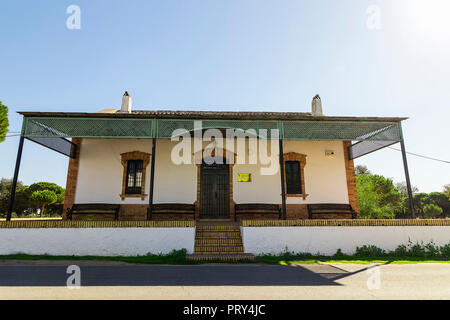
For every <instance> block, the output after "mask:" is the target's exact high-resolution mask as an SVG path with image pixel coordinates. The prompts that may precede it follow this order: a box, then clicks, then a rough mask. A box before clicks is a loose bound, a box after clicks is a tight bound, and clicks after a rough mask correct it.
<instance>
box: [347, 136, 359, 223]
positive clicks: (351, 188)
mask: <svg viewBox="0 0 450 320" xmlns="http://www.w3.org/2000/svg"><path fill="white" fill-rule="evenodd" d="M343 145H344V161H345V175H346V176H347V190H348V201H349V203H350V204H351V206H352V208H353V210H355V211H356V212H357V213H358V218H359V208H358V193H357V192H356V178H355V165H354V163H353V160H349V156H348V147H349V146H351V145H352V142H351V141H344V143H343Z"/></svg>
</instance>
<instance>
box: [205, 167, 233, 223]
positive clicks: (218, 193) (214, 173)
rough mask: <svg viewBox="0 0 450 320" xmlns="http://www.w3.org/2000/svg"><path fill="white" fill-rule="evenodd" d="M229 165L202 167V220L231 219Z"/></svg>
mask: <svg viewBox="0 0 450 320" xmlns="http://www.w3.org/2000/svg"><path fill="white" fill-rule="evenodd" d="M229 174H230V173H229V170H228V165H227V164H216V163H213V164H206V163H203V164H202V165H201V171H200V179H201V180H200V218H202V219H227V218H229V217H230V199H229V196H230V193H229V192H230V176H229Z"/></svg>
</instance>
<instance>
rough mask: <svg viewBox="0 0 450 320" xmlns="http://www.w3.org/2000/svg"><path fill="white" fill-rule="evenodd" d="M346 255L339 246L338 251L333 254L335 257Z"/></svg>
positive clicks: (340, 257)
mask: <svg viewBox="0 0 450 320" xmlns="http://www.w3.org/2000/svg"><path fill="white" fill-rule="evenodd" d="M344 257H346V255H345V254H344V253H343V252H342V250H341V249H340V248H339V249H337V251H336V253H335V254H334V255H333V258H337V259H342V258H344Z"/></svg>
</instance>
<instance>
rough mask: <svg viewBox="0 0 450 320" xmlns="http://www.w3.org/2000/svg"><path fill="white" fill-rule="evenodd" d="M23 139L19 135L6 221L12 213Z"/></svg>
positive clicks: (9, 219)
mask: <svg viewBox="0 0 450 320" xmlns="http://www.w3.org/2000/svg"><path fill="white" fill-rule="evenodd" d="M24 140H25V138H24V136H23V135H20V140H19V148H18V150H17V158H16V167H15V169H14V177H13V181H12V184H11V194H10V195H9V203H8V212H7V214H6V221H11V216H12V211H13V208H14V200H15V198H16V188H17V179H18V178H19V169H20V161H21V159H22V150H23V142H24Z"/></svg>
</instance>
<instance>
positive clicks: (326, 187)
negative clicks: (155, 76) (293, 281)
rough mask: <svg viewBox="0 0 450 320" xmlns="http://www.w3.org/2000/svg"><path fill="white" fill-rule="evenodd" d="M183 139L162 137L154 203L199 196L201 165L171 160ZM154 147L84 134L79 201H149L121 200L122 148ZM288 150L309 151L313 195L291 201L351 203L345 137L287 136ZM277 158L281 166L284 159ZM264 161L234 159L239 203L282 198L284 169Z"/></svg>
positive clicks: (235, 195)
mask: <svg viewBox="0 0 450 320" xmlns="http://www.w3.org/2000/svg"><path fill="white" fill-rule="evenodd" d="M177 143H178V142H172V141H170V140H168V139H158V140H157V146H156V161H155V191H154V203H168V202H178V203H193V202H195V201H196V198H197V166H196V165H195V164H194V163H192V164H181V165H175V164H174V163H173V162H172V161H171V150H172V148H173V146H175V145H176V144H177ZM207 144H208V143H204V144H203V145H204V146H205V145H207ZM225 147H226V146H225ZM151 150H152V142H151V140H149V139H140V140H139V139H83V142H82V147H81V152H80V164H79V172H78V181H77V189H76V193H75V202H76V203H93V202H104V203H120V204H147V203H148V197H145V199H144V200H142V199H141V198H126V199H125V200H121V198H120V193H121V191H122V175H123V166H122V164H121V162H120V160H121V157H120V154H121V153H124V152H131V151H141V152H147V153H151ZM269 150H270V148H269ZM326 150H332V151H334V156H333V157H326V156H325V151H326ZM235 151H237V146H236V147H235ZM192 152H193V149H192ZM246 152H247V153H249V154H255V153H256V154H257V153H258V150H257V149H253V148H251V147H250V146H248V147H247V149H246ZM284 152H285V153H287V152H298V153H302V154H306V155H307V157H306V166H305V169H304V175H305V189H306V193H307V194H308V197H307V198H306V199H305V200H303V198H299V197H296V198H291V197H288V198H287V203H288V204H291V203H299V204H301V203H304V204H306V203H326V202H332V203H348V193H347V182H346V175H345V163H344V152H343V147H342V142H341V141H285V142H284ZM276 153H278V148H277V150H276ZM192 159H193V157H192ZM192 162H193V161H192ZM275 162H276V163H277V166H278V160H277V161H275ZM262 167H267V165H261V164H260V163H259V162H258V163H257V164H238V163H236V164H235V165H234V167H233V198H234V201H235V202H236V203H252V202H256V203H281V195H280V194H281V186H280V171H279V170H277V171H276V172H275V174H272V175H262V174H261V168H262ZM239 173H251V174H252V181H251V182H238V178H237V177H238V174H239ZM149 184H150V164H149V165H148V167H147V170H146V187H145V192H146V193H147V194H148V191H149Z"/></svg>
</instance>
